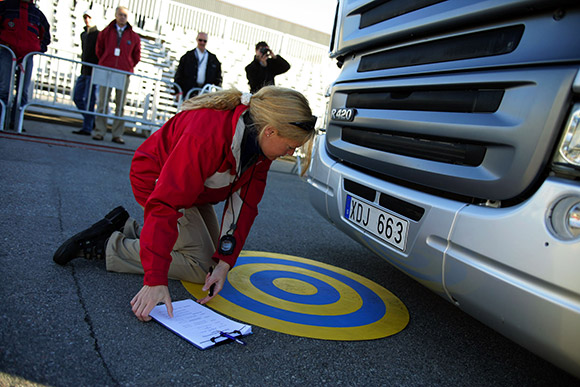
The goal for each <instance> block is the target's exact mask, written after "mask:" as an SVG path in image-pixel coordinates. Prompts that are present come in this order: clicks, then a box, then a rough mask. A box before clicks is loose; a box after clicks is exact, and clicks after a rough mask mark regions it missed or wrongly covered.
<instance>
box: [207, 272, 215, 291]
mask: <svg viewBox="0 0 580 387" xmlns="http://www.w3.org/2000/svg"><path fill="white" fill-rule="evenodd" d="M212 273H213V266H210V267H209V275H210V276H211V275H212ZM214 288H215V283H213V284H212V285H211V286H210V287H209V293H208V296H210V297H213V289H214Z"/></svg>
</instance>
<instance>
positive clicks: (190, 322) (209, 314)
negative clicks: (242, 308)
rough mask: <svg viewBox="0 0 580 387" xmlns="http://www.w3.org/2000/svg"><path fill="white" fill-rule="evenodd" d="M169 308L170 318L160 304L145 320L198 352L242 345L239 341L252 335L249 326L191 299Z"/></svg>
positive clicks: (177, 302)
mask: <svg viewBox="0 0 580 387" xmlns="http://www.w3.org/2000/svg"><path fill="white" fill-rule="evenodd" d="M172 304H173V316H174V317H173V318H170V317H169V315H168V314H167V308H166V307H165V305H163V304H162V305H157V306H156V307H154V308H153V310H152V311H151V313H149V316H151V317H152V318H153V319H154V320H155V321H157V322H158V323H159V324H161V325H163V326H164V327H166V328H167V329H169V330H170V331H172V332H173V333H175V334H176V335H178V336H179V337H181V338H183V339H185V340H186V341H188V342H190V343H191V344H193V345H195V346H196V347H198V348H199V349H207V348H210V347H214V346H216V345H218V344H223V343H227V342H237V343H239V344H245V343H244V342H243V341H242V340H241V338H242V337H244V336H247V335H250V334H252V326H251V325H246V324H242V323H238V322H236V321H233V320H230V319H229V318H227V317H224V316H222V315H221V314H219V313H216V312H214V311H213V310H211V309H210V308H208V307H207V306H204V305H201V304H198V303H197V302H195V301H194V300H192V299H186V300H181V301H176V302H173V303H172Z"/></svg>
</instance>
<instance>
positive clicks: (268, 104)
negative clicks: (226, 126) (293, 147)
mask: <svg viewBox="0 0 580 387" xmlns="http://www.w3.org/2000/svg"><path fill="white" fill-rule="evenodd" d="M241 97H242V92H240V91H239V90H236V89H230V90H220V91H217V92H215V93H208V94H202V95H198V96H196V97H193V98H190V99H188V100H187V101H185V102H184V103H183V105H182V106H181V109H182V110H194V109H203V108H207V109H215V110H232V109H234V108H236V106H238V105H240V104H241ZM248 110H249V112H250V115H251V117H252V119H253V121H254V124H255V128H256V130H257V132H258V137H262V135H263V133H264V130H265V129H266V128H267V127H272V128H275V129H276V130H277V131H278V135H279V136H280V137H284V138H286V139H289V140H292V141H295V142H299V143H301V144H303V145H302V148H303V149H304V151H305V153H306V160H305V162H304V163H302V171H301V175H304V173H305V172H306V170H307V169H308V166H309V164H310V156H311V153H312V140H313V139H314V136H315V130H314V128H312V130H305V129H303V128H300V127H299V126H297V125H293V124H292V122H312V120H313V118H312V110H310V105H309V104H308V100H307V99H306V98H305V97H304V96H303V95H302V94H301V93H299V92H298V91H296V90H292V89H288V88H284V87H278V86H266V87H263V88H261V89H260V90H259V91H258V92H257V93H256V94H254V95H252V97H251V99H250V104H249V106H248Z"/></svg>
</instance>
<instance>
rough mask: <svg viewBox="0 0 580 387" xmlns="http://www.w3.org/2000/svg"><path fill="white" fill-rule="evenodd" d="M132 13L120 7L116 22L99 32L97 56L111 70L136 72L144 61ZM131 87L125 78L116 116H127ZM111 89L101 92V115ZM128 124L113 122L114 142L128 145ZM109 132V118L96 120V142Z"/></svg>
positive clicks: (103, 88)
mask: <svg viewBox="0 0 580 387" xmlns="http://www.w3.org/2000/svg"><path fill="white" fill-rule="evenodd" d="M128 17H129V10H128V9H127V8H126V7H122V6H119V7H117V9H116V11H115V20H113V21H112V22H111V23H110V24H109V25H108V26H107V27H105V29H104V30H102V31H101V32H100V33H99V36H98V38H97V48H96V52H97V56H98V57H99V65H101V66H106V67H111V68H114V69H118V70H123V71H127V72H131V73H132V72H133V69H134V68H135V66H136V65H137V63H139V60H140V59H141V38H139V35H138V34H137V33H136V32H135V31H133V28H132V27H131V25H130V24H129V23H128V22H127V19H128ZM128 87H129V76H128V75H127V76H126V77H125V84H124V87H123V88H115V105H116V107H117V108H116V111H115V115H117V116H122V115H123V106H124V105H125V97H126V91H127V88H128ZM111 89H112V88H111V87H106V86H101V87H100V89H99V105H98V106H99V107H98V110H97V111H98V112H99V113H106V112H107V105H108V102H109V98H110V96H111ZM124 129H125V123H124V122H123V121H122V120H114V121H113V128H112V133H113V142H115V143H117V144H124V143H125V140H123V132H124ZM106 133H107V118H106V117H101V116H97V118H96V120H95V130H93V139H94V140H103V138H104V137H105V134H106Z"/></svg>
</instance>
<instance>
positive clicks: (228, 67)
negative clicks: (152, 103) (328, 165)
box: [37, 0, 337, 116]
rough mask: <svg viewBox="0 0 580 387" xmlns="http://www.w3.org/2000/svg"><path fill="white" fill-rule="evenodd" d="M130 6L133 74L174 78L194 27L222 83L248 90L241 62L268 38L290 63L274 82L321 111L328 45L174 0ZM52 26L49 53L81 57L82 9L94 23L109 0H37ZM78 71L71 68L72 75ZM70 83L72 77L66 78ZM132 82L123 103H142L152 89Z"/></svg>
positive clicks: (328, 73)
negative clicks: (136, 57) (137, 56)
mask: <svg viewBox="0 0 580 387" xmlns="http://www.w3.org/2000/svg"><path fill="white" fill-rule="evenodd" d="M125 4H126V5H127V6H128V7H129V9H130V10H131V15H132V18H131V20H130V22H131V24H132V26H133V28H134V29H135V31H136V32H138V33H139V34H140V35H141V38H142V39H141V42H142V58H141V62H140V63H139V64H138V65H137V67H136V68H135V72H136V73H137V74H141V75H146V76H148V77H152V78H156V79H163V80H167V81H171V80H173V76H174V74H175V70H176V68H177V65H178V63H179V59H180V58H181V56H182V55H183V54H185V53H186V52H187V51H189V50H191V49H193V48H194V47H195V46H196V42H195V38H196V35H197V32H198V31H204V32H207V33H208V34H209V41H208V45H207V48H208V50H210V51H211V52H213V53H214V54H216V55H217V57H218V59H219V60H220V62H221V63H222V71H223V87H224V88H229V87H235V88H237V89H239V90H241V91H246V90H248V88H249V86H248V82H247V79H246V74H245V67H246V65H247V64H249V63H250V62H251V61H252V60H253V57H254V46H255V43H257V42H258V41H260V40H264V41H266V42H268V44H269V45H270V46H271V47H272V49H273V50H274V51H275V52H276V53H280V54H281V55H282V56H283V57H284V58H285V59H287V60H288V62H290V64H291V69H290V70H289V71H288V72H287V73H285V74H282V75H279V76H277V77H276V84H277V85H279V86H284V87H290V88H294V89H296V90H299V91H301V92H302V93H303V94H304V95H305V96H306V97H307V98H308V100H309V101H310V104H311V107H312V109H313V112H314V113H315V114H316V115H318V116H322V115H323V113H324V109H325V97H324V92H325V90H326V88H327V86H328V85H329V84H330V82H331V81H332V79H333V78H334V76H335V74H336V73H337V69H336V66H335V65H334V64H333V63H332V61H331V60H330V59H328V56H327V51H328V49H327V47H325V46H322V45H320V44H317V43H314V42H309V41H305V40H303V39H300V38H297V37H293V36H289V35H286V34H282V33H279V32H277V31H274V30H270V29H267V28H264V27H261V26H259V25H255V24H251V23H247V22H244V21H240V20H237V19H232V18H230V17H227V16H224V15H220V14H216V13H212V12H209V11H206V10H202V9H198V8H194V7H191V6H187V5H184V4H182V3H178V2H175V1H171V0H170V1H167V0H132V1H128V2H125ZM37 5H38V6H39V7H40V9H41V10H42V11H43V12H44V13H45V15H46V16H47V18H48V19H49V23H50V24H51V27H52V31H51V32H52V36H53V43H52V44H51V45H50V46H49V52H48V53H49V54H53V55H57V56H60V57H64V58H69V59H74V60H79V59H80V51H81V48H80V38H79V36H80V33H81V32H82V30H83V27H84V24H83V20H82V13H83V12H84V11H85V10H86V9H89V8H92V10H93V11H94V13H95V14H96V15H97V17H96V18H95V19H96V22H97V25H98V27H99V29H103V28H104V27H105V26H106V25H107V24H108V23H109V22H110V21H111V20H113V19H114V12H115V7H116V5H117V2H116V1H114V0H92V1H86V0H59V1H57V0H39V1H37ZM76 75H77V74H71V75H70V77H72V78H75V77H76ZM69 83H70V84H74V79H71V80H69V81H68V82H67V84H69ZM140 83H141V84H140V85H136V84H131V85H130V89H131V90H135V88H140V90H138V91H135V92H134V93H133V95H132V97H131V98H130V100H129V101H128V103H127V105H128V109H143V106H144V105H146V104H147V101H148V98H149V97H148V96H150V95H151V93H152V92H153V91H152V90H151V89H150V85H148V84H147V82H140ZM155 93H160V95H162V100H163V101H164V102H163V105H166V106H163V107H159V108H168V107H167V106H171V105H172V104H174V102H175V99H174V96H173V95H171V90H155Z"/></svg>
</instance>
